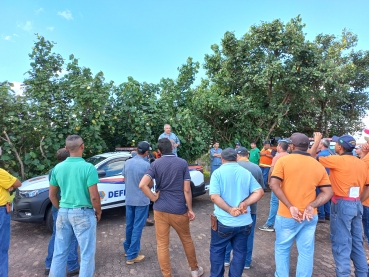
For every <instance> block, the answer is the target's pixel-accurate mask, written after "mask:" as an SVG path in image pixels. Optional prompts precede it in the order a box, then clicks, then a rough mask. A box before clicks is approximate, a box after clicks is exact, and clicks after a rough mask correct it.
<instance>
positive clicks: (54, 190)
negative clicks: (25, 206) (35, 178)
mask: <svg viewBox="0 0 369 277" xmlns="http://www.w3.org/2000/svg"><path fill="white" fill-rule="evenodd" d="M58 191H59V187H58V186H53V185H50V187H49V198H50V201H51V203H52V204H53V206H54V207H55V208H56V209H58V210H59V198H58Z"/></svg>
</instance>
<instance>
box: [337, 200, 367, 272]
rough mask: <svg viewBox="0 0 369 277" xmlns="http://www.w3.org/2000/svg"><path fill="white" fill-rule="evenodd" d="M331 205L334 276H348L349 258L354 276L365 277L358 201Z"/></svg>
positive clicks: (338, 202) (361, 209)
mask: <svg viewBox="0 0 369 277" xmlns="http://www.w3.org/2000/svg"><path fill="white" fill-rule="evenodd" d="M336 202H337V203H336V204H335V203H334V202H333V200H332V205H331V221H330V224H331V242H332V253H333V258H334V261H335V263H336V276H337V277H342V276H350V274H351V266H350V258H351V260H352V261H353V263H354V267H355V276H356V277H364V276H365V277H366V276H367V271H368V265H367V263H366V256H365V251H364V246H363V243H364V242H363V235H362V232H363V229H362V214H363V205H362V204H361V202H360V200H357V201H348V200H337V201H336Z"/></svg>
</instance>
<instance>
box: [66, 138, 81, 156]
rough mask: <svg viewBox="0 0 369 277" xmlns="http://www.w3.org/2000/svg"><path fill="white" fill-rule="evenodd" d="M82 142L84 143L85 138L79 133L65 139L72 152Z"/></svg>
mask: <svg viewBox="0 0 369 277" xmlns="http://www.w3.org/2000/svg"><path fill="white" fill-rule="evenodd" d="M81 143H83V139H82V138H81V137H80V136H79V135H70V136H68V137H67V139H66V140H65V145H66V146H67V148H68V150H69V151H71V152H73V151H75V150H77V149H78V148H79V147H80V146H81Z"/></svg>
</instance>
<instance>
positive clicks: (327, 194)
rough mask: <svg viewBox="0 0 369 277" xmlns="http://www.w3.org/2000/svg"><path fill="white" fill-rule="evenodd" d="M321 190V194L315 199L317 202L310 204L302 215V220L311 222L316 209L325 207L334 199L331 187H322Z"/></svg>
mask: <svg viewBox="0 0 369 277" xmlns="http://www.w3.org/2000/svg"><path fill="white" fill-rule="evenodd" d="M319 189H320V193H319V194H318V196H317V197H316V198H315V200H314V201H312V202H310V203H309V204H308V205H307V206H306V208H305V210H304V214H303V215H302V220H305V219H307V221H310V219H312V218H313V216H314V209H315V208H317V207H319V206H322V205H324V204H325V203H327V202H328V201H329V200H330V199H331V198H332V196H333V190H332V187H331V185H324V186H320V187H319Z"/></svg>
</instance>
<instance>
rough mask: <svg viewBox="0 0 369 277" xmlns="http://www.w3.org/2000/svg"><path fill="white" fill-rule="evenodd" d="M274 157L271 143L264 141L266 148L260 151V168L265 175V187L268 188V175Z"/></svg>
mask: <svg viewBox="0 0 369 277" xmlns="http://www.w3.org/2000/svg"><path fill="white" fill-rule="evenodd" d="M272 160H273V155H272V149H271V148H270V142H269V141H268V140H266V141H264V147H263V149H261V151H260V161H259V166H260V169H261V172H262V173H263V179H264V185H265V187H267V184H268V175H269V170H270V166H271V164H272Z"/></svg>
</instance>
